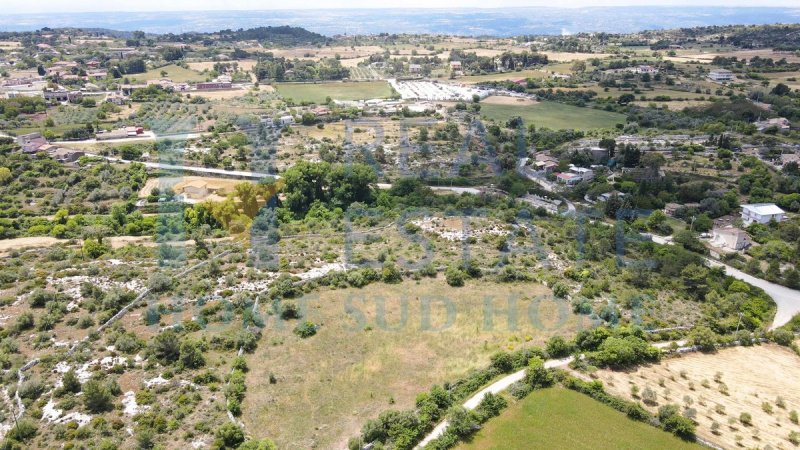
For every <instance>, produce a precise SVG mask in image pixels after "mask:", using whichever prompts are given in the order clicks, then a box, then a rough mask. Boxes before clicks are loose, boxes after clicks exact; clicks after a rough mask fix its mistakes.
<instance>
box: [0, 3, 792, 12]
mask: <svg viewBox="0 0 800 450" xmlns="http://www.w3.org/2000/svg"><path fill="white" fill-rule="evenodd" d="M487 3H488V4H487ZM799 4H800V1H798V0H760V1H758V2H755V1H753V0H562V1H561V2H553V1H552V0H493V1H492V2H486V0H383V1H376V0H304V1H302V2H285V1H276V0H266V1H265V0H224V1H220V0H169V1H164V0H127V1H124V2H113V1H108V0H0V10H2V11H3V12H4V13H10V14H15V13H16V14H30V13H54V12H95V11H97V12H100V11H102V12H107V11H120V10H122V11H211V10H270V9H324V8H376V7H379V8H487V7H490V8H503V7H523V6H530V7H535V6H548V7H552V6H558V7H573V8H580V7H587V6H645V5H659V6H661V5H663V6H673V5H674V6H717V5H719V6H727V7H737V6H741V7H747V6H749V7H753V6H759V7H781V6H782V7H797V6H798V5H799Z"/></svg>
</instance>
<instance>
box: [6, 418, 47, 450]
mask: <svg viewBox="0 0 800 450" xmlns="http://www.w3.org/2000/svg"><path fill="white" fill-rule="evenodd" d="M38 431H39V428H38V427H37V426H36V423H35V422H33V421H32V420H30V419H28V418H23V419H20V420H18V421H17V422H16V423H15V424H14V426H13V427H11V429H9V430H8V433H7V434H6V437H7V438H8V439H12V440H14V441H18V442H25V441H27V440H28V439H30V438H32V437H34V436H36V433H37V432H38ZM10 448H15V447H10Z"/></svg>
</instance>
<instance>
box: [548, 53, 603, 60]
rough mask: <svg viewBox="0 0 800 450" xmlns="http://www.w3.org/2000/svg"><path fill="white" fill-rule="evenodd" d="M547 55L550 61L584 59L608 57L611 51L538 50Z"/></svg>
mask: <svg viewBox="0 0 800 450" xmlns="http://www.w3.org/2000/svg"><path fill="white" fill-rule="evenodd" d="M539 53H542V54H544V55H547V59H548V60H550V61H586V60H589V59H594V58H600V59H603V58H608V57H609V56H613V55H612V54H611V53H571V52H539Z"/></svg>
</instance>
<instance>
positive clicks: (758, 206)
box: [742, 203, 786, 226]
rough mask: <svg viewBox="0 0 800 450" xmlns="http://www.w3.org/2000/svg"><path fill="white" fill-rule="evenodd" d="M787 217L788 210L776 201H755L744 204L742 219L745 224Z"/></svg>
mask: <svg viewBox="0 0 800 450" xmlns="http://www.w3.org/2000/svg"><path fill="white" fill-rule="evenodd" d="M785 218H786V212H785V211H784V210H782V209H780V208H779V207H778V206H777V205H775V204H774V203H754V204H752V205H742V221H743V222H744V224H745V226H749V225H752V224H754V223H769V222H770V221H773V220H774V221H776V222H780V221H782V220H783V219H785Z"/></svg>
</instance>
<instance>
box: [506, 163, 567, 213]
mask: <svg viewBox="0 0 800 450" xmlns="http://www.w3.org/2000/svg"><path fill="white" fill-rule="evenodd" d="M527 162H528V158H521V159H520V160H519V161H518V164H517V173H519V174H520V175H522V176H523V177H525V178H527V179H529V180H531V181H533V182H534V183H536V184H538V185H539V186H541V187H542V188H543V189H544V190H546V191H547V192H556V188H555V187H554V186H553V183H550V182H549V181H547V180H545V179H544V178H542V177H540V176H538V175H536V174H534V173H533V172H532V171H531V170H530V169H529V168H527V167H526V166H525V164H526V163H527ZM564 202H565V203H566V205H567V212H566V213H565V214H564V215H572V214H575V212H576V211H577V210H576V209H575V204H574V203H572V202H571V201H569V200H567V198H566V197H564Z"/></svg>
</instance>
